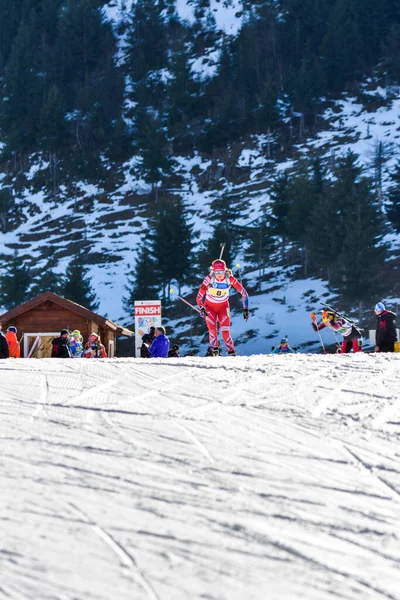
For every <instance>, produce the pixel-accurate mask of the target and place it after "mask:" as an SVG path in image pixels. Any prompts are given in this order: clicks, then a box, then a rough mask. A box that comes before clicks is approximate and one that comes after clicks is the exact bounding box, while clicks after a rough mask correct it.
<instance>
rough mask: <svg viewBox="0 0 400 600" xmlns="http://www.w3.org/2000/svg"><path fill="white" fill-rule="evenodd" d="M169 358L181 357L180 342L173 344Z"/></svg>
mask: <svg viewBox="0 0 400 600" xmlns="http://www.w3.org/2000/svg"><path fill="white" fill-rule="evenodd" d="M168 358H180V356H179V346H178V344H173V345H172V347H171V350H170V351H169V352H168Z"/></svg>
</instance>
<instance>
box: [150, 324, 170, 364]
mask: <svg viewBox="0 0 400 600" xmlns="http://www.w3.org/2000/svg"><path fill="white" fill-rule="evenodd" d="M168 351H169V339H168V338H167V336H166V335H165V328H164V327H156V330H155V332H154V340H153V343H152V344H151V346H150V356H151V358H168Z"/></svg>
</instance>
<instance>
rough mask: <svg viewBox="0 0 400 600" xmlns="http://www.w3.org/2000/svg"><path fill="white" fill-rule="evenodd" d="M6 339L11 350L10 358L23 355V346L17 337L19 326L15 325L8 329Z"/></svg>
mask: <svg viewBox="0 0 400 600" xmlns="http://www.w3.org/2000/svg"><path fill="white" fill-rule="evenodd" d="M6 340H7V344H8V349H9V351H10V358H20V357H21V347H20V345H19V341H18V339H17V328H16V327H14V326H13V325H12V326H11V327H9V328H8V329H7V333H6Z"/></svg>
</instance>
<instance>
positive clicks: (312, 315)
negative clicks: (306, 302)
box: [310, 312, 317, 321]
mask: <svg viewBox="0 0 400 600" xmlns="http://www.w3.org/2000/svg"><path fill="white" fill-rule="evenodd" d="M310 319H311V321H316V319H317V315H316V314H315V312H312V313H310Z"/></svg>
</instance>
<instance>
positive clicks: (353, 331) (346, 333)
mask: <svg viewBox="0 0 400 600" xmlns="http://www.w3.org/2000/svg"><path fill="white" fill-rule="evenodd" d="M321 312H322V323H320V324H319V325H317V315H316V314H315V313H311V314H310V317H311V322H312V327H313V329H314V331H321V329H324V328H325V327H328V328H329V329H331V330H332V331H333V332H334V333H340V334H341V335H342V336H343V338H344V339H343V341H342V343H341V345H340V347H339V349H338V352H339V354H348V353H349V352H350V350H351V349H352V348H353V352H362V336H361V331H360V330H359V329H358V327H356V326H355V325H354V324H353V323H351V322H350V321H349V320H348V319H346V318H345V317H343V316H342V315H339V314H337V313H335V312H333V311H327V310H321Z"/></svg>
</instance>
